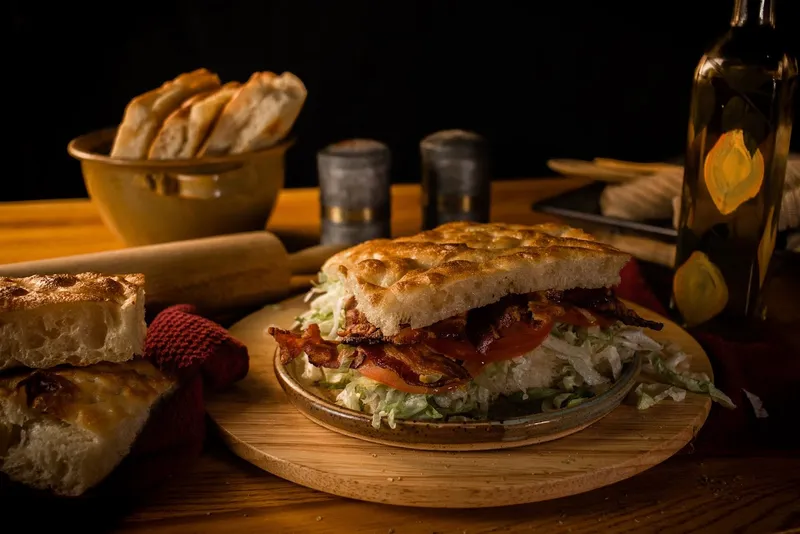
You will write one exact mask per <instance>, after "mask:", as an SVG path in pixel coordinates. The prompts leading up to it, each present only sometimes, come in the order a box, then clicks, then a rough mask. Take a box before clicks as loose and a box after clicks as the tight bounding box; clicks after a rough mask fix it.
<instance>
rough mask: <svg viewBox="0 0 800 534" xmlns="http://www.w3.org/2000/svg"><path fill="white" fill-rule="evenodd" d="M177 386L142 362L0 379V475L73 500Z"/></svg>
mask: <svg viewBox="0 0 800 534" xmlns="http://www.w3.org/2000/svg"><path fill="white" fill-rule="evenodd" d="M175 387H176V385H175V382H174V381H173V380H171V379H169V378H167V377H166V376H164V375H163V374H162V373H161V371H159V370H158V369H156V367H155V366H153V364H151V363H150V362H149V361H147V360H142V359H135V360H132V361H129V362H124V363H99V364H96V365H92V366H89V367H57V368H53V369H41V370H28V369H26V370H24V371H22V370H15V371H11V372H6V373H3V374H2V375H0V471H2V472H4V473H6V474H7V475H8V476H9V478H11V479H12V480H15V481H17V482H20V483H23V484H26V485H28V486H31V487H33V488H37V489H43V490H51V491H53V492H54V493H56V494H59V495H67V496H76V495H80V494H82V493H84V492H85V491H86V490H87V489H89V488H91V487H92V486H94V485H96V484H97V483H99V482H100V481H102V480H103V479H104V478H105V477H106V476H108V474H109V473H111V471H112V470H113V469H114V468H115V467H116V466H117V465H118V464H119V462H120V461H121V460H122V459H123V458H124V457H125V456H126V455H127V454H128V452H129V451H130V449H131V446H132V444H133V442H134V440H135V439H136V437H137V436H138V435H139V433H140V432H141V430H142V428H143V427H144V425H145V423H146V421H147V419H148V416H149V415H150V412H151V410H152V409H153V407H154V406H156V405H157V404H158V402H159V401H160V400H161V399H162V398H164V397H165V396H166V395H167V394H169V393H170V392H171V391H173V389H174V388H175Z"/></svg>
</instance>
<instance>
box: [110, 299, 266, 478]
mask: <svg viewBox="0 0 800 534" xmlns="http://www.w3.org/2000/svg"><path fill="white" fill-rule="evenodd" d="M195 311H196V310H195V308H193V307H192V306H188V305H179V306H173V307H171V308H167V309H165V310H164V311H162V312H161V313H159V314H158V315H157V316H156V317H155V319H154V320H153V321H152V322H151V323H150V325H149V326H148V330H147V339H146V343H145V358H147V359H149V360H150V361H152V362H153V363H154V364H155V365H156V366H158V367H159V368H160V369H162V370H163V371H164V372H166V373H167V374H170V375H172V376H176V377H177V378H178V381H179V384H180V385H179V388H178V389H177V391H175V392H174V393H173V394H172V395H171V396H170V397H169V398H168V399H166V400H165V401H164V402H163V403H162V404H161V405H160V406H158V407H157V408H156V409H155V410H154V411H153V413H152V415H151V417H150V419H149V421H148V422H147V425H146V426H145V428H144V429H143V430H142V433H141V434H140V435H139V437H138V438H137V440H136V443H135V444H134V447H133V449H132V450H131V454H129V455H128V456H127V457H126V458H125V460H123V462H122V463H121V464H120V465H119V467H117V469H115V471H114V473H113V475H112V476H110V477H109V478H108V479H107V480H106V482H105V483H104V484H102V485H101V486H99V487H98V488H97V491H98V492H102V493H103V494H108V493H115V494H117V493H126V494H136V493H138V492H140V491H141V490H143V489H145V488H148V487H151V486H154V485H156V484H158V483H159V482H161V481H162V480H163V479H165V478H167V477H170V476H172V475H174V474H175V473H177V472H179V471H180V470H182V469H184V468H185V467H186V466H188V465H189V464H191V462H192V461H193V460H194V459H195V458H196V457H197V456H198V455H199V454H200V452H201V451H202V449H203V441H204V438H205V407H204V403H203V392H204V389H205V390H219V389H222V388H225V387H228V386H230V385H231V384H233V383H234V382H236V381H237V380H241V379H242V378H244V377H245V375H247V371H248V368H249V361H250V360H249V356H248V353H247V347H245V346H244V345H242V344H241V343H240V342H238V341H237V340H235V339H234V338H232V337H231V336H230V335H229V334H228V332H227V331H226V330H225V329H224V328H222V327H221V326H220V325H218V324H217V323H214V322H213V321H209V320H208V319H206V318H204V317H201V316H199V315H196V313H195Z"/></svg>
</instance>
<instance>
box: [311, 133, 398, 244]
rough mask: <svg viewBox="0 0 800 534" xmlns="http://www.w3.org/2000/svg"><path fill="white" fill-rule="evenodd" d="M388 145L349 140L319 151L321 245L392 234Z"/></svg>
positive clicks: (365, 239)
mask: <svg viewBox="0 0 800 534" xmlns="http://www.w3.org/2000/svg"><path fill="white" fill-rule="evenodd" d="M390 164H391V154H390V151H389V148H388V147H387V146H386V145H384V144H383V143H381V142H379V141H375V140H373V139H348V140H345V141H340V142H338V143H334V144H332V145H328V146H327V147H325V148H324V149H323V150H321V151H319V152H318V153H317V172H318V173H319V187H320V207H321V210H322V213H321V215H322V217H321V219H322V237H321V242H322V244H323V245H333V244H344V245H355V244H358V243H361V242H363V241H367V240H369V239H377V238H387V237H391V196H390V195H391V194H390V178H389V167H390Z"/></svg>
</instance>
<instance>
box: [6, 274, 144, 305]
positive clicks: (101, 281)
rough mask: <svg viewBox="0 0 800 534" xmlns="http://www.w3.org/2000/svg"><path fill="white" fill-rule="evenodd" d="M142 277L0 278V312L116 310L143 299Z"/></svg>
mask: <svg viewBox="0 0 800 534" xmlns="http://www.w3.org/2000/svg"><path fill="white" fill-rule="evenodd" d="M143 292H144V275H142V274H124V275H104V274H98V273H80V274H52V275H34V276H28V277H26V278H7V277H0V312H10V311H17V310H31V309H34V308H39V307H41V306H47V305H51V304H67V303H73V302H113V303H116V304H118V305H120V306H124V305H126V304H127V303H129V302H131V301H134V300H136V299H137V297H142V298H143Z"/></svg>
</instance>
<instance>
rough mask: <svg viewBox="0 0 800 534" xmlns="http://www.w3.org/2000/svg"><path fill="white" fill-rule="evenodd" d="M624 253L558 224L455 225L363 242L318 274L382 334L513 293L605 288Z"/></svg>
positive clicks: (625, 257)
mask: <svg viewBox="0 0 800 534" xmlns="http://www.w3.org/2000/svg"><path fill="white" fill-rule="evenodd" d="M629 259H630V256H629V255H628V254H625V253H624V252H621V251H619V250H617V249H615V248H614V247H611V246H609V245H605V244H603V243H600V242H598V241H596V240H595V239H594V238H593V237H592V236H590V235H589V234H587V233H585V232H583V231H582V230H579V229H576V228H572V227H569V226H564V225H557V224H539V225H534V226H525V225H519V224H504V223H490V224H479V223H472V222H453V223H448V224H444V225H442V226H439V227H438V228H435V229H433V230H429V231H425V232H421V233H419V234H416V235H413V236H409V237H401V238H397V239H392V240H390V239H377V240H372V241H367V242H365V243H362V244H360V245H357V246H355V247H352V248H350V249H347V250H344V251H342V252H340V253H338V254H336V255H335V256H333V257H331V258H330V259H328V261H327V262H326V263H325V264H324V265H323V267H322V271H323V272H324V273H325V274H326V275H327V276H328V277H330V278H339V279H341V280H342V281H343V283H344V286H345V291H346V292H347V293H348V294H352V295H354V296H355V297H356V301H357V306H358V309H359V311H361V312H362V313H363V314H364V315H365V316H366V318H367V320H369V322H370V323H371V324H373V325H375V326H377V327H378V328H380V329H381V331H382V332H383V335H385V336H391V335H394V334H396V333H397V332H398V331H399V330H400V329H401V327H402V326H403V325H408V326H410V327H411V328H421V327H424V326H428V325H430V324H433V323H435V322H437V321H441V320H443V319H447V318H448V317H452V316H454V315H457V314H460V313H464V312H466V311H468V310H471V309H473V308H478V307H481V306H485V305H487V304H491V303H493V302H497V301H498V300H500V298H502V297H504V296H505V295H508V294H511V293H528V292H532V291H543V290H547V289H571V288H577V287H582V288H597V287H610V286H613V285H616V284H618V283H619V281H620V276H619V272H620V270H621V269H622V267H623V266H624V265H625V263H627V261H628V260H629Z"/></svg>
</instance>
